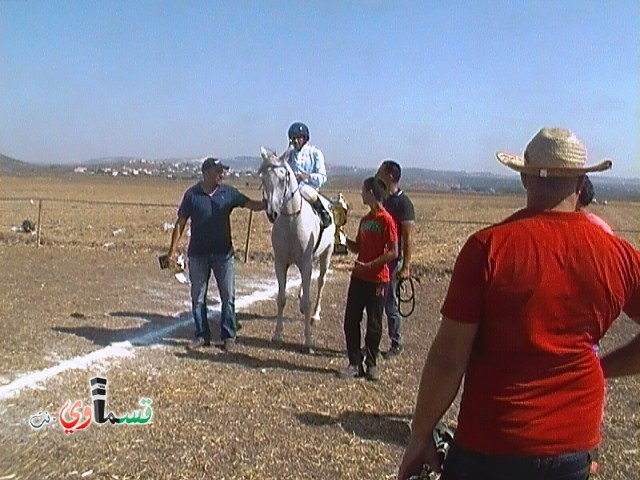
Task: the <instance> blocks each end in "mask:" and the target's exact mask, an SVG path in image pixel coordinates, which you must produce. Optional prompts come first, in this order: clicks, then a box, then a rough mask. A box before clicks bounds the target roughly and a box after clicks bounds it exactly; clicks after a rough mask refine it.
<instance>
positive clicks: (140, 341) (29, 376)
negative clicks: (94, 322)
mask: <svg viewBox="0 0 640 480" xmlns="http://www.w3.org/2000/svg"><path fill="white" fill-rule="evenodd" d="M329 272H331V270H329ZM317 276H318V272H317V271H314V274H313V277H314V278H317ZM301 283H302V281H301V279H300V278H290V279H289V280H288V281H287V290H289V289H290V288H294V287H299V286H300V284H301ZM277 293H278V284H277V282H276V281H275V280H274V282H273V283H272V284H271V286H270V287H269V288H266V289H263V290H258V291H254V292H253V293H252V294H251V295H246V296H243V297H240V298H236V309H242V308H247V307H249V306H251V305H253V304H254V303H256V302H261V301H264V300H269V299H271V298H273V297H274V296H275V295H276V294H277ZM218 313H219V311H218ZM181 316H182V317H183V316H185V314H178V315H177V316H176V319H179V318H180V317H181ZM190 324H193V318H192V317H191V314H190V313H189V314H188V316H187V318H186V319H183V320H180V321H177V322H176V323H174V324H172V325H167V326H166V327H163V328H160V329H157V330H153V331H151V332H147V333H145V334H144V335H139V336H136V337H133V338H131V339H129V340H126V341H124V342H115V343H112V344H111V345H109V346H107V347H104V348H101V349H100V350H95V351H93V352H91V353H89V354H87V355H83V356H78V357H74V358H71V359H69V360H64V361H62V362H60V363H58V364H57V365H54V366H53V367H49V368H45V369H43V370H37V371H34V372H29V373H25V374H22V375H20V376H19V377H18V378H16V379H15V380H14V381H12V382H11V383H9V384H8V385H4V386H1V387H0V400H4V399H7V398H12V397H14V396H16V395H18V394H19V393H20V391H22V390H23V389H25V388H30V389H37V388H39V384H41V383H43V382H45V381H46V380H49V379H50V378H52V377H54V376H56V375H58V374H60V373H62V372H66V371H68V370H78V369H85V368H88V367H89V366H91V365H95V364H96V363H104V362H105V360H108V359H112V358H125V357H132V356H134V347H135V346H144V345H149V344H150V343H152V342H153V341H154V340H156V339H158V338H162V337H165V336H167V335H169V334H171V333H173V332H175V331H176V330H179V329H181V328H183V327H186V326H188V325H190Z"/></svg>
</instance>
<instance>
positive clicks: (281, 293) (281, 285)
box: [272, 259, 289, 342]
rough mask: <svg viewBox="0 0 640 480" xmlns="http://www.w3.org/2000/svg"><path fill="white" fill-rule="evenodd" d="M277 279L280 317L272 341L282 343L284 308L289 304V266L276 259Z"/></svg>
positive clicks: (277, 318)
mask: <svg viewBox="0 0 640 480" xmlns="http://www.w3.org/2000/svg"><path fill="white" fill-rule="evenodd" d="M275 264H276V279H277V280H278V297H277V298H276V305H277V307H278V316H277V317H276V331H275V332H274V333H273V338H272V341H274V342H281V341H282V330H283V318H282V315H283V313H284V306H285V305H286V303H287V270H288V269H289V266H288V265H287V264H285V263H280V262H278V261H277V259H276V262H275Z"/></svg>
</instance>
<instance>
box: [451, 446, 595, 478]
mask: <svg viewBox="0 0 640 480" xmlns="http://www.w3.org/2000/svg"><path fill="white" fill-rule="evenodd" d="M590 468H591V457H590V455H589V452H578V453H566V454H561V455H554V456H551V457H499V456H494V455H485V454H482V453H477V452H471V451H468V450H463V449H461V448H460V447H458V446H457V445H456V444H455V443H454V444H453V445H452V446H451V450H450V451H449V454H448V455H447V459H446V461H445V463H444V469H443V473H442V476H441V477H440V478H441V480H472V479H473V480H479V479H482V480H516V479H517V480H586V479H588V478H589V470H590Z"/></svg>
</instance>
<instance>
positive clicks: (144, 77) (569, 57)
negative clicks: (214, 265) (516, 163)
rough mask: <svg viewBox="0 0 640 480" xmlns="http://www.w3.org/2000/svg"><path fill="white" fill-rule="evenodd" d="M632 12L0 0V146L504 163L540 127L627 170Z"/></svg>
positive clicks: (613, 6) (57, 159)
mask: <svg viewBox="0 0 640 480" xmlns="http://www.w3.org/2000/svg"><path fill="white" fill-rule="evenodd" d="M639 18H640V7H639V6H638V3H637V1H635V0H628V1H623V0H617V1H600V2H597V1H585V0H582V1H573V0H563V1H544V0H539V1H537V0H528V1H500V0H494V1H489V0H487V1H474V2H466V1H464V2H463V1H460V2H457V1H450V2H447V1H402V0H396V1H348V0H343V1H339V0H336V1H327V0H324V1H292V0H289V1H286V2H285V1H280V0H268V1H267V0H265V1H258V0H255V1H224V2H223V1H203V2H196V1H175V2H173V1H162V0H159V1H141V0H136V1H125V0H121V1H107V0H104V1H92V0H88V1H80V0H74V1H44V0H43V1H37V0H0V22H1V23H0V35H1V36H0V152H2V153H4V154H5V155H9V156H12V157H15V158H19V159H21V160H25V161H29V162H47V163H81V162H82V161H85V160H87V159H90V158H96V157H105V156H138V157H145V158H168V157H198V156H205V155H216V156H220V157H229V156H236V155H258V154H259V149H260V146H261V145H265V146H268V147H271V148H274V149H276V150H277V151H281V150H283V149H284V148H285V147H286V144H287V138H286V131H287V128H288V126H289V124H290V123H291V122H293V121H297V120H300V121H304V122H305V123H307V124H308V125H309V128H310V130H311V142H312V143H313V144H315V145H317V146H318V147H320V148H321V149H322V150H323V152H324V154H325V157H326V160H327V162H329V163H337V164H353V165H360V166H372V167H373V166H375V165H377V164H378V163H379V162H380V160H381V159H383V158H389V157H391V158H395V159H397V160H398V161H400V162H401V163H402V164H403V165H405V166H422V167H425V168H434V169H442V170H467V171H488V172H497V173H508V171H505V169H504V167H500V165H499V164H498V163H497V161H496V160H495V157H494V153H495V151H496V150H507V151H513V152H521V151H522V149H523V148H524V146H525V144H526V142H527V141H528V140H529V139H530V138H531V137H532V136H533V135H534V134H535V133H536V131H537V130H538V129H539V128H540V127H542V126H564V127H568V128H571V129H572V130H574V132H575V133H576V134H577V135H578V137H580V138H581V139H582V140H583V141H584V142H585V144H586V145H587V147H588V149H589V155H590V160H591V162H593V163H595V162H596V161H599V160H600V159H601V158H603V157H609V158H612V159H613V160H614V168H613V171H612V172H611V174H612V175H615V176H626V177H628V176H633V177H640V151H639V150H640V148H639V145H640V142H639V135H640V128H639V127H640V121H639V118H640V91H639V90H640V85H639V79H640V69H639V62H640V60H639V57H640V48H639V46H640V45H639V38H640V35H639V32H640V20H639Z"/></svg>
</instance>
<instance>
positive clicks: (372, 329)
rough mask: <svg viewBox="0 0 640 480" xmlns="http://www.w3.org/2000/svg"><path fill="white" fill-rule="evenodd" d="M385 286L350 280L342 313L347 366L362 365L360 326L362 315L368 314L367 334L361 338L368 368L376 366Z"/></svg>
mask: <svg viewBox="0 0 640 480" xmlns="http://www.w3.org/2000/svg"><path fill="white" fill-rule="evenodd" d="M387 286H388V284H387V283H375V282H367V281H365V280H360V279H358V278H354V277H351V282H350V283H349V292H348V293H347V307H346V310H345V312H344V336H345V339H346V341H347V354H348V355H349V364H350V365H362V351H361V346H360V323H361V322H362V312H363V311H364V310H365V309H366V311H367V333H366V335H365V337H364V345H365V352H366V358H365V359H364V360H365V364H366V365H367V366H368V367H371V366H376V361H377V358H378V352H379V350H380V339H381V338H382V313H383V311H384V302H385V297H386V289H387Z"/></svg>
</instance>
